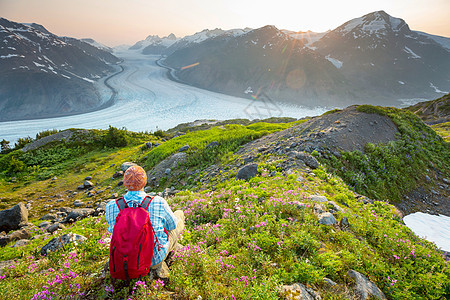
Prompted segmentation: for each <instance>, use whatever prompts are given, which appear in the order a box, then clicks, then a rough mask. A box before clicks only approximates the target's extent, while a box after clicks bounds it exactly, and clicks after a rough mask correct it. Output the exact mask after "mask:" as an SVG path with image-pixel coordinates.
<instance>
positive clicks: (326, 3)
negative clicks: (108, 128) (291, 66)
mask: <svg viewBox="0 0 450 300" xmlns="http://www.w3.org/2000/svg"><path fill="white" fill-rule="evenodd" d="M377 10H384V11H386V12H387V13H388V14H390V15H391V16H393V17H397V18H402V19H404V20H405V21H406V23H408V25H409V26H410V28H411V29H412V30H418V31H424V32H427V33H430V34H435V35H441V36H445V37H450V18H449V15H450V0H372V1H365V0H339V1H337V0H310V1H303V0H289V1H288V0H273V1H264V0H250V1H246V0H225V1H224V0H0V17H3V18H7V19H9V20H11V21H15V22H23V23H33V22H34V23H38V24H41V25H44V26H45V27H46V28H47V29H48V30H49V31H50V32H52V33H54V34H57V35H65V36H71V37H76V38H88V37H89V38H93V39H95V40H97V41H98V42H101V43H104V44H106V45H108V46H117V45H120V44H130V45H131V44H134V43H135V42H137V41H139V40H142V39H144V38H145V37H147V36H148V35H150V34H151V35H156V34H157V35H159V36H167V35H168V34H170V33H174V34H175V35H176V36H185V35H190V34H193V33H195V32H198V31H201V30H203V29H214V28H222V29H232V28H245V27H250V28H259V27H262V26H264V25H275V26H276V27H277V28H279V29H289V30H293V31H307V30H312V31H315V32H323V31H326V30H328V29H334V28H336V27H338V26H339V25H341V24H343V23H345V22H346V21H348V20H350V19H353V18H357V17H360V16H362V15H365V14H367V13H370V12H373V11H377Z"/></svg>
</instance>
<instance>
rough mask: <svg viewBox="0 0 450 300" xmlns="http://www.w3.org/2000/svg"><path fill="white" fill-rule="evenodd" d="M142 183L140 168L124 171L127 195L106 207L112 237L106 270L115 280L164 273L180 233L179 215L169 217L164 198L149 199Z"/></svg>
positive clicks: (180, 215)
mask: <svg viewBox="0 0 450 300" xmlns="http://www.w3.org/2000/svg"><path fill="white" fill-rule="evenodd" d="M146 183H147V175H146V173H145V171H144V169H143V168H141V167H140V166H132V167H130V168H128V169H127V171H126V172H125V174H124V178H123V184H124V186H125V187H126V188H127V190H128V192H127V193H126V194H125V195H124V196H123V197H122V198H119V199H117V200H115V201H109V202H108V204H107V205H106V221H107V222H108V224H109V227H108V231H109V232H111V233H112V234H113V236H112V239H111V246H110V247H111V249H110V259H109V269H110V273H111V277H113V278H116V279H126V280H129V279H131V278H138V277H142V276H146V275H147V274H148V273H149V272H150V269H156V270H157V274H158V275H159V272H158V271H160V270H161V269H164V270H166V271H165V272H168V267H167V265H166V263H165V259H166V257H167V255H168V254H169V253H170V252H171V251H173V250H174V248H175V246H176V244H177V240H178V239H179V237H180V234H181V232H182V231H183V229H184V213H183V211H181V210H177V211H175V213H173V212H172V210H171V209H170V207H169V205H168V204H167V201H166V200H165V199H164V198H162V197H159V196H155V197H152V198H150V197H149V196H148V195H147V194H146V193H145V192H144V186H145V185H146ZM147 212H148V213H147ZM152 253H153V254H152ZM167 275H168V274H167Z"/></svg>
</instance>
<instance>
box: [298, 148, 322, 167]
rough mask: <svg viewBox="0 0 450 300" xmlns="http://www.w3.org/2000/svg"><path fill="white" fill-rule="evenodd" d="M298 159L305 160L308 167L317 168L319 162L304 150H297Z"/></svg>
mask: <svg viewBox="0 0 450 300" xmlns="http://www.w3.org/2000/svg"><path fill="white" fill-rule="evenodd" d="M296 157H297V158H298V159H301V160H302V161H304V162H305V164H306V165H307V166H308V167H310V168H311V169H317V168H318V167H319V162H318V161H317V159H315V158H314V157H313V156H312V155H311V154H308V153H306V152H303V151H302V152H297V156H296Z"/></svg>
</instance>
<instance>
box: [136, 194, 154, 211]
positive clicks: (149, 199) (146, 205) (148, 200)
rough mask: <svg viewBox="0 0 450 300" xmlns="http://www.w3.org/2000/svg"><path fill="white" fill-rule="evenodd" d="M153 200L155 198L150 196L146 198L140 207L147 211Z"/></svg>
mask: <svg viewBox="0 0 450 300" xmlns="http://www.w3.org/2000/svg"><path fill="white" fill-rule="evenodd" d="M153 198H155V197H151V198H150V197H149V196H145V198H144V200H142V202H141V205H139V206H140V207H142V208H143V209H145V210H147V209H148V207H149V205H150V202H152V200H153Z"/></svg>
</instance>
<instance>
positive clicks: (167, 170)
mask: <svg viewBox="0 0 450 300" xmlns="http://www.w3.org/2000/svg"><path fill="white" fill-rule="evenodd" d="M170 171H172V170H171V169H170V168H167V169H166V170H165V171H164V174H166V175H169V174H170Z"/></svg>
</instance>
